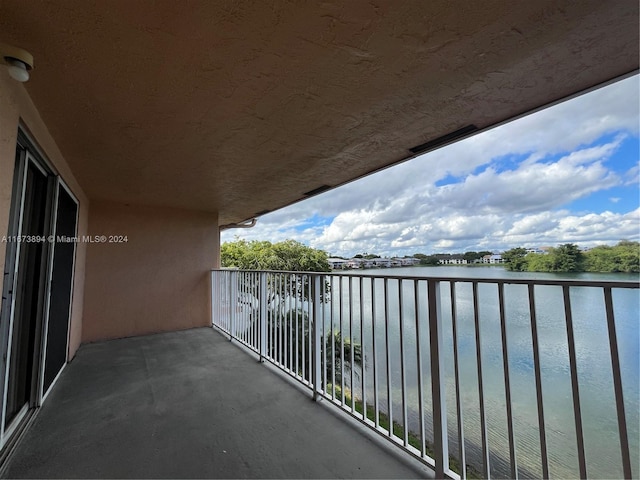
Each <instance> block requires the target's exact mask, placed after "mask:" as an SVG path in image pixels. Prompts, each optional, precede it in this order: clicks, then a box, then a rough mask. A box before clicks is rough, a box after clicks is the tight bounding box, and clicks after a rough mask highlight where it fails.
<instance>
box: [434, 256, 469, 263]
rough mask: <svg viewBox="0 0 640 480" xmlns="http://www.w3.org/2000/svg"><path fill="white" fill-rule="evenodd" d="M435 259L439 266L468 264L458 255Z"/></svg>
mask: <svg viewBox="0 0 640 480" xmlns="http://www.w3.org/2000/svg"><path fill="white" fill-rule="evenodd" d="M436 258H437V259H438V263H439V264H440V265H466V264H467V263H468V262H467V259H466V258H464V255H460V254H453V255H449V254H446V255H436Z"/></svg>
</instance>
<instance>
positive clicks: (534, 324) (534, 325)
mask: <svg viewBox="0 0 640 480" xmlns="http://www.w3.org/2000/svg"><path fill="white" fill-rule="evenodd" d="M527 287H528V289H529V315H530V317H531V340H532V344H533V345H532V346H533V368H534V373H535V379H536V401H537V403H538V430H539V432H540V459H541V463H542V478H544V479H547V478H549V456H548V452H547V434H546V427H545V422H544V402H543V400H542V398H543V397H542V374H541V371H540V345H539V340H538V321H537V318H536V300H535V294H534V293H535V292H534V287H533V283H530V284H528V285H527Z"/></svg>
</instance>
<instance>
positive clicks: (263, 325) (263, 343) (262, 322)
mask: <svg viewBox="0 0 640 480" xmlns="http://www.w3.org/2000/svg"><path fill="white" fill-rule="evenodd" d="M259 296H260V299H259V302H258V304H259V305H260V314H259V316H258V321H259V323H258V326H259V330H260V361H261V362H262V361H264V358H265V357H266V355H267V352H266V347H267V321H268V320H267V274H266V273H265V272H262V273H260V290H259Z"/></svg>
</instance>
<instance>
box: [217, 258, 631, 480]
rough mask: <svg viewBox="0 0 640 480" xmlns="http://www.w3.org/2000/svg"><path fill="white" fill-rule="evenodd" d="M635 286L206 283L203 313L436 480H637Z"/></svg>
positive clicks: (234, 276)
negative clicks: (208, 297)
mask: <svg viewBox="0 0 640 480" xmlns="http://www.w3.org/2000/svg"><path fill="white" fill-rule="evenodd" d="M469 272H471V271H469ZM470 274H471V273H470ZM638 288H639V284H638V282H637V281H632V282H612V281H586V280H531V279H525V278H431V277H429V278H427V277H406V276H393V275H385V276H373V275H366V274H355V275H352V274H344V275H342V274H314V273H295V272H256V271H234V270H226V271H225V270H218V271H213V272H212V298H213V311H212V313H213V324H214V327H215V328H216V329H218V330H220V331H221V332H223V333H224V334H225V335H227V336H228V337H229V338H230V339H231V340H232V341H233V342H237V343H239V344H241V345H243V346H244V347H246V348H247V350H248V351H249V352H252V353H253V354H254V355H255V356H256V357H257V358H259V359H260V360H262V361H265V362H267V363H268V364H269V365H272V366H275V367H276V368H279V369H280V370H281V371H283V372H285V373H286V374H288V375H289V376H290V377H291V378H293V379H295V380H297V381H298V382H299V384H300V385H302V387H303V388H305V389H307V390H308V392H309V394H310V395H311V396H313V397H314V398H316V399H317V400H322V403H323V404H324V403H326V404H328V405H331V406H333V407H335V409H336V410H337V411H339V412H342V413H343V414H345V413H346V414H347V415H349V416H351V417H352V418H355V419H356V420H358V421H359V422H360V423H361V424H362V425H365V426H366V427H368V428H369V429H370V430H371V431H372V432H375V433H377V434H379V436H380V437H382V438H384V439H386V440H387V441H388V443H389V444H390V445H395V446H397V447H399V449H400V450H402V451H404V452H406V453H407V454H408V455H407V457H409V456H411V457H413V458H415V459H418V460H419V461H421V462H422V463H423V464H424V465H426V466H427V467H428V468H429V469H430V470H431V471H432V472H434V473H435V475H436V477H437V478H453V479H457V478H471V477H481V478H490V477H496V478H553V477H560V478H576V477H579V478H588V477H594V478H604V477H606V478H618V477H624V478H637V477H638V455H637V452H638V444H639V440H640V438H639V436H640V435H639V431H638V376H637V355H638V350H637V348H638V347H637V345H638V329H637V312H638ZM365 411H366V414H365ZM462 466H466V467H465V468H463V467H462Z"/></svg>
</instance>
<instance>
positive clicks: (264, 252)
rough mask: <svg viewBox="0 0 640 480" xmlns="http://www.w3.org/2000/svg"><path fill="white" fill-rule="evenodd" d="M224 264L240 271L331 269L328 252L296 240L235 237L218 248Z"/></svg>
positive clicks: (319, 270)
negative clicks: (275, 241)
mask: <svg viewBox="0 0 640 480" xmlns="http://www.w3.org/2000/svg"><path fill="white" fill-rule="evenodd" d="M220 254H221V259H222V266H223V267H227V268H229V267H231V268H239V269H241V270H281V271H292V272H330V271H331V267H330V266H329V260H328V256H327V253H326V252H324V251H322V250H317V249H315V248H311V247H308V246H306V245H304V244H302V243H300V242H296V241H295V240H285V241H283V242H278V243H271V242H267V241H257V240H252V241H249V242H248V241H246V240H235V241H233V242H226V243H223V244H222V247H221V248H220Z"/></svg>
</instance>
